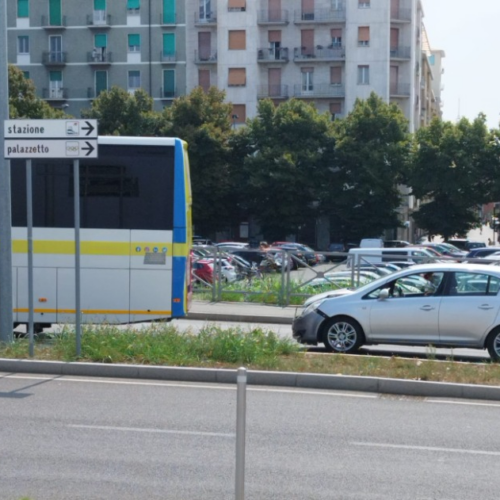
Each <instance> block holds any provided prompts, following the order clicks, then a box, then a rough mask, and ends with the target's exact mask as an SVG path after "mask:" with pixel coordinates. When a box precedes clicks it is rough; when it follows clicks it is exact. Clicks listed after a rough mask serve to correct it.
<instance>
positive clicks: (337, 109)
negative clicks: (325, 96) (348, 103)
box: [330, 101, 342, 120]
mask: <svg viewBox="0 0 500 500" xmlns="http://www.w3.org/2000/svg"><path fill="white" fill-rule="evenodd" d="M330 113H331V115H332V120H335V118H337V117H338V116H339V115H341V114H342V103H341V102H340V101H334V102H331V103H330Z"/></svg>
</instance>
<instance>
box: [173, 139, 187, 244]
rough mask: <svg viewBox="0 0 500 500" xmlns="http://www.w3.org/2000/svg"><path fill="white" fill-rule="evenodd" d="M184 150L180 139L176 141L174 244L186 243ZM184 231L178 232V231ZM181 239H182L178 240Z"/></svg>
mask: <svg viewBox="0 0 500 500" xmlns="http://www.w3.org/2000/svg"><path fill="white" fill-rule="evenodd" d="M184 169H185V165H184V148H183V145H182V141H181V140H180V139H175V162H174V243H186V222H187V221H186V203H187V200H186V185H185V184H186V173H185V171H184ZM177 228H179V229H182V230H183V233H181V231H176V229H177ZM176 238H181V239H176Z"/></svg>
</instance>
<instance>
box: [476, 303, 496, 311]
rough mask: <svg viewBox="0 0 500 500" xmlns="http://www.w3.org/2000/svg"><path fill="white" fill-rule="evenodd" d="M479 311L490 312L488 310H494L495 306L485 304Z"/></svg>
mask: <svg viewBox="0 0 500 500" xmlns="http://www.w3.org/2000/svg"><path fill="white" fill-rule="evenodd" d="M478 309H482V310H483V311H488V309H493V306H490V305H488V304H483V305H482V306H479V307H478Z"/></svg>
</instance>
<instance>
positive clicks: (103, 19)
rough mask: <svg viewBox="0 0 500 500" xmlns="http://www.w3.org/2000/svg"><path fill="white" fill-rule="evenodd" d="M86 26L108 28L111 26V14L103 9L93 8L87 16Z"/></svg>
mask: <svg viewBox="0 0 500 500" xmlns="http://www.w3.org/2000/svg"><path fill="white" fill-rule="evenodd" d="M87 26H88V27H89V28H91V29H92V28H98V29H101V28H109V27H110V26H111V15H110V14H107V13H106V11H105V10H94V11H93V13H92V14H89V15H88V16H87Z"/></svg>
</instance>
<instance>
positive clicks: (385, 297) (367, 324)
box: [292, 262, 500, 361]
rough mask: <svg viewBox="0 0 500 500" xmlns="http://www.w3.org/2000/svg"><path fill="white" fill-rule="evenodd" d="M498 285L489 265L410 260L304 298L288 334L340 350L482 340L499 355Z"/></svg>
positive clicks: (496, 271)
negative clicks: (364, 281)
mask: <svg viewBox="0 0 500 500" xmlns="http://www.w3.org/2000/svg"><path fill="white" fill-rule="evenodd" d="M431 285H432V286H431ZM431 288H432V291H430V289H431ZM499 290H500V268H498V267H496V266H488V265H483V264H468V263H465V264H464V263H455V262H451V263H438V264H421V265H416V266H414V267H412V268H409V269H406V270H403V271H399V272H397V273H394V274H392V275H390V276H385V277H383V278H379V279H378V280H376V281H373V282H372V283H370V284H368V285H365V286H363V287H361V288H358V289H357V290H354V291H352V290H347V291H345V292H342V293H341V294H339V295H337V296H328V295H326V296H325V294H320V295H318V296H314V297H311V298H309V299H308V300H307V301H306V303H305V307H304V308H303V310H302V312H301V314H300V315H299V316H297V317H296V318H295V319H294V322H293V326H292V331H293V337H294V338H295V339H296V340H297V341H298V342H301V343H304V344H312V345H316V344H318V343H323V344H324V345H325V348H326V349H327V351H333V352H339V353H354V352H356V351H357V350H358V349H359V347H361V346H362V345H368V344H399V345H424V346H425V345H433V346H436V347H439V346H446V347H455V348H458V347H467V348H476V349H485V348H486V349H488V352H489V354H490V356H491V358H492V359H493V360H496V361H498V360H500V297H499V294H498V291H499Z"/></svg>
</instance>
